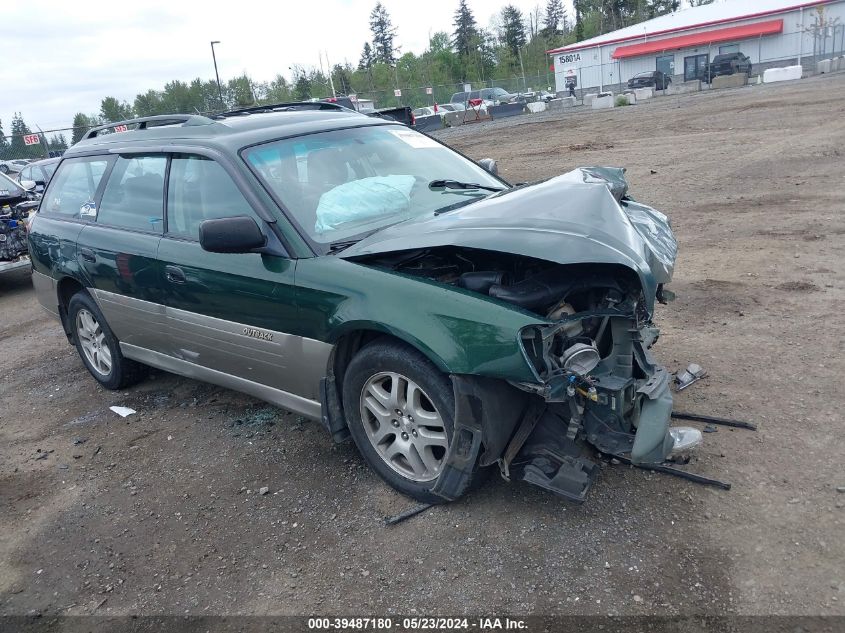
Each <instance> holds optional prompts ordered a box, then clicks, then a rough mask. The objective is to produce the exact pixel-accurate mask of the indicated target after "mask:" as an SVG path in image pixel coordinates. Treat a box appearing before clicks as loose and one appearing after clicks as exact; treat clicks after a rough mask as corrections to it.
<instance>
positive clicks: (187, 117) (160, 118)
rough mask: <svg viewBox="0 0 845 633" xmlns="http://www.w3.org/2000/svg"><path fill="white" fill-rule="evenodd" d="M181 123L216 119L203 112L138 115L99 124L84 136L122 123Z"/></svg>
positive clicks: (141, 126) (142, 127)
mask: <svg viewBox="0 0 845 633" xmlns="http://www.w3.org/2000/svg"><path fill="white" fill-rule="evenodd" d="M150 123H153V124H154V125H153V126H149V124H150ZM179 123H180V124H182V125H183V126H193V125H209V124H211V123H214V121H212V120H211V119H209V118H208V117H206V116H202V115H201V114H156V115H154V116H144V117H138V118H137V119H126V120H125V121H114V122H113V123H107V124H106V125H99V126H97V127H95V128H92V129H90V130H88V132H86V133H85V136H84V137H83V138H85V139H91V138H96V137H97V135H98V134H99V133H100V132H102V131H103V130H108V129H112V128H116V127H118V126H121V125H123V126H128V125H137V126H138V127H137V128H135V129H138V130H146V129H147V127H160V126H163V125H175V124H179Z"/></svg>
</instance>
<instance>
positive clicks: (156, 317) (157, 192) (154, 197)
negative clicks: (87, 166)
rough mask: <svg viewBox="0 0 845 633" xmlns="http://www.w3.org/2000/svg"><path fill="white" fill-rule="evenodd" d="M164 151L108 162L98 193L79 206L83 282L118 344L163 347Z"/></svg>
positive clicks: (160, 348)
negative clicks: (160, 248)
mask: <svg viewBox="0 0 845 633" xmlns="http://www.w3.org/2000/svg"><path fill="white" fill-rule="evenodd" d="M166 166H167V157H166V156H165V155H164V154H157V155H147V154H126V155H120V156H118V157H117V158H116V159H113V160H112V162H111V166H110V169H109V171H108V173H107V174H106V176H105V185H104V186H103V187H101V189H102V192H101V193H99V195H98V197H96V198H95V199H94V200H92V201H89V202H88V203H86V204H85V205H83V207H82V208H81V215H82V217H83V218H87V219H89V222H88V223H87V224H86V225H85V227H84V228H83V229H82V232H81V233H80V234H79V238H78V239H77V260H78V262H79V268H80V270H81V271H82V273H83V275H84V276H85V278H86V281H87V283H86V285H87V286H88V287H89V291H90V292H91V294H92V295H93V296H94V298H95V299H96V301H97V304H98V306H99V307H100V310H101V311H102V312H103V316H105V317H106V321H107V322H108V324H109V327H110V328H111V329H112V331H113V332H114V334H115V336H117V338H118V339H119V340H120V342H121V344H123V345H127V346H132V347H137V348H140V349H150V350H156V351H159V352H162V351H164V350H165V349H166V342H167V341H166V336H165V321H164V318H165V317H164V304H163V300H162V289H161V277H160V274H159V269H158V265H157V261H156V253H157V250H158V244H159V241H160V240H161V235H162V231H163V214H164V174H165V171H166Z"/></svg>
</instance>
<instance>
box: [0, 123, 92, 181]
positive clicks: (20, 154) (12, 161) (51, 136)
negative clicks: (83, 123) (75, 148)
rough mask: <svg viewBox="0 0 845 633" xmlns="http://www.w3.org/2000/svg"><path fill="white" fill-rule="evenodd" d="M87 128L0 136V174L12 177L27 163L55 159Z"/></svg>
mask: <svg viewBox="0 0 845 633" xmlns="http://www.w3.org/2000/svg"><path fill="white" fill-rule="evenodd" d="M87 129H89V128H84V129H83V128H78V129H75V128H60V129H55V130H47V131H38V132H32V133H27V134H11V135H9V136H0V172H2V173H4V174H7V175H14V174H17V173H19V172H20V171H22V170H23V168H24V167H25V166H26V164H27V163H29V162H33V161H37V160H43V159H45V158H56V157H58V156H61V155H62V154H63V153H64V151H65V150H66V149H67V148H68V147H69V146H70V145H72V142H73V141H74V140H77V139H78V138H79V137H81V136H82V134H84V133H85V131H86V130H87Z"/></svg>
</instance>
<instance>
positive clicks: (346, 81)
mask: <svg viewBox="0 0 845 633" xmlns="http://www.w3.org/2000/svg"><path fill="white" fill-rule="evenodd" d="M351 72H352V69H351V68H350V67H349V66H348V65H347V66H341V65H340V64H335V65H334V66H333V67H332V81H333V82H334V89H335V92H337V94H341V95H348V94H349V93H351V92H352V78H351V77H350V73H351Z"/></svg>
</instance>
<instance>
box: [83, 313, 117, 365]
mask: <svg viewBox="0 0 845 633" xmlns="http://www.w3.org/2000/svg"><path fill="white" fill-rule="evenodd" d="M76 335H77V337H78V338H79V347H80V348H82V353H83V354H84V355H85V358H86V359H87V360H88V363H89V364H90V365H91V367H93V368H94V371H96V372H97V373H98V374H100V375H101V376H103V377H106V376H108V375H109V373H111V367H112V358H111V350H110V349H109V346H108V343H107V342H106V335H105V332H103V328H102V327H101V326H100V323H99V321H97V317H95V316H94V315H93V314H92V313H91V312H89V311H88V310H86V309H85V308H82V309H81V310H79V312H77V313H76Z"/></svg>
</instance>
